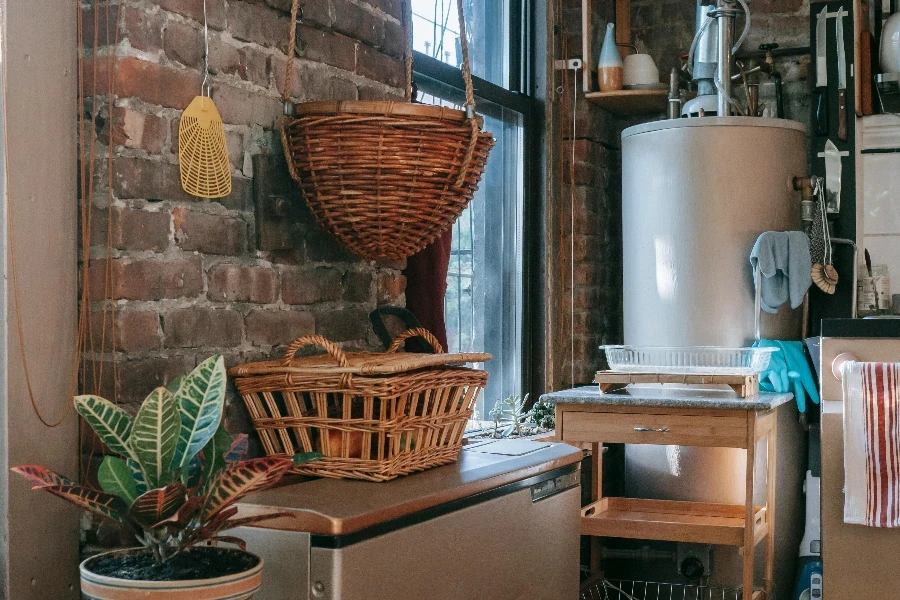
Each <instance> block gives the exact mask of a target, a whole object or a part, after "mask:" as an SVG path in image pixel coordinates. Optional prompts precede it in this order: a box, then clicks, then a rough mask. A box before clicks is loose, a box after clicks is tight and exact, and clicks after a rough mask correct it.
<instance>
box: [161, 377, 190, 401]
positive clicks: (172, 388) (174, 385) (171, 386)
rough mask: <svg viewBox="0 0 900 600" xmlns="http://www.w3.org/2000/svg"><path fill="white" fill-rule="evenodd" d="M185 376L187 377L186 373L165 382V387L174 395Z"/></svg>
mask: <svg viewBox="0 0 900 600" xmlns="http://www.w3.org/2000/svg"><path fill="white" fill-rule="evenodd" d="M185 377H187V375H179V376H178V377H176V378H175V379H173V380H172V381H170V382H169V383H168V384H166V389H167V390H169V391H170V392H171V393H172V395H173V396H174V395H175V394H177V393H178V390H179V389H181V384H182V383H184V378H185Z"/></svg>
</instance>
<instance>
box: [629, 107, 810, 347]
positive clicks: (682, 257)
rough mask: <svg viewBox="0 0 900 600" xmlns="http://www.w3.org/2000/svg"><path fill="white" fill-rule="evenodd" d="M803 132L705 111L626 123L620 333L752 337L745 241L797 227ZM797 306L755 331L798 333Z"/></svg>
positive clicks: (686, 339)
mask: <svg viewBox="0 0 900 600" xmlns="http://www.w3.org/2000/svg"><path fill="white" fill-rule="evenodd" d="M805 133H806V130H805V128H804V127H803V125H801V124H800V123H797V122H795V121H788V120H785V119H766V118H750V117H724V118H721V117H703V118H693V119H670V120H666V121H657V122H653V123H646V124H643V125H637V126H634V127H630V128H628V129H626V130H625V131H624V132H623V133H622V182H623V189H622V230H623V251H624V269H623V270H624V281H623V284H624V317H625V343H626V344H633V345H648V346H705V345H708V346H744V345H747V344H749V343H751V342H752V341H753V339H754V334H755V331H754V312H755V311H754V299H755V296H754V292H753V290H754V287H753V281H752V279H753V276H752V270H751V267H750V251H751V250H752V248H753V244H754V242H755V241H756V238H757V237H758V236H759V234H760V233H762V232H764V231H790V230H799V229H800V194H799V193H798V192H796V191H795V190H794V188H793V178H794V177H796V176H803V175H805V174H806V135H805ZM800 312H801V311H800V309H797V310H794V311H792V310H790V308H789V307H787V305H785V306H784V307H782V309H781V311H780V312H779V314H778V315H776V316H774V317H773V316H771V315H768V314H766V315H764V317H763V320H762V333H763V337H768V338H773V339H799V336H800V316H801V315H800Z"/></svg>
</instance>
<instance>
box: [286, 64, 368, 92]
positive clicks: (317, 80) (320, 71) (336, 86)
mask: <svg viewBox="0 0 900 600" xmlns="http://www.w3.org/2000/svg"><path fill="white" fill-rule="evenodd" d="M281 65H282V68H281V70H280V73H279V71H276V78H275V82H276V86H277V88H278V90H279V91H281V90H283V89H284V68H283V65H284V63H283V62H282V63H281ZM291 87H292V89H293V93H292V95H293V97H295V98H299V99H301V100H313V99H315V100H356V99H357V97H358V93H359V92H358V90H357V88H356V84H355V83H353V82H352V81H350V80H348V79H345V78H343V77H339V76H335V75H334V73H333V72H331V71H329V70H328V69H325V68H322V66H321V65H319V64H317V63H313V62H308V61H303V62H300V63H299V64H296V65H295V66H294V81H293V85H292V86H291Z"/></svg>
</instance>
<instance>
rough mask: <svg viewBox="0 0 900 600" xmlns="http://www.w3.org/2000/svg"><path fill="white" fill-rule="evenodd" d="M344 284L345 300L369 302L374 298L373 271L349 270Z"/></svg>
mask: <svg viewBox="0 0 900 600" xmlns="http://www.w3.org/2000/svg"><path fill="white" fill-rule="evenodd" d="M343 284H344V301H345V302H368V301H370V300H371V299H372V273H370V272H368V271H362V272H357V271H347V273H346V274H345V275H344V280H343Z"/></svg>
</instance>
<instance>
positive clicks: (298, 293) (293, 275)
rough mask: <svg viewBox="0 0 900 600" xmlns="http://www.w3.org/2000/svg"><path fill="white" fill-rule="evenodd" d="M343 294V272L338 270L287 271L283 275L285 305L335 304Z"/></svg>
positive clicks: (282, 294)
mask: <svg viewBox="0 0 900 600" xmlns="http://www.w3.org/2000/svg"><path fill="white" fill-rule="evenodd" d="M341 292H342V288H341V272H340V271H338V270H337V269H331V268H326V267H321V268H318V269H313V270H312V271H307V270H303V269H285V270H284V272H283V273H282V275H281V299H282V301H283V302H284V303H285V304H316V303H317V302H334V301H336V300H340V299H341Z"/></svg>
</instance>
